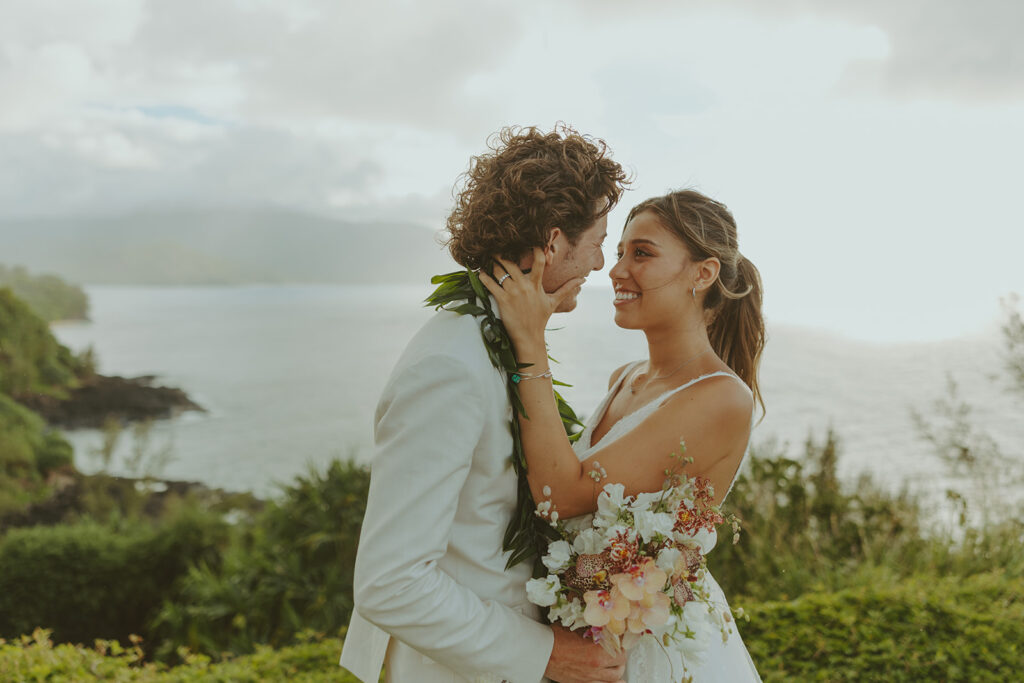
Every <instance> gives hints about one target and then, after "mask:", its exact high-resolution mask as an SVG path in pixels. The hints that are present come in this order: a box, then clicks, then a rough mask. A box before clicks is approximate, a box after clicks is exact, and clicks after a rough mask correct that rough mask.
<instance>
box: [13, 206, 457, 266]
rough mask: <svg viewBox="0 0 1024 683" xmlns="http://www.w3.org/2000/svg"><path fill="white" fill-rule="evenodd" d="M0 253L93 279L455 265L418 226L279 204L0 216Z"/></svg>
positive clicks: (435, 241)
mask: <svg viewBox="0 0 1024 683" xmlns="http://www.w3.org/2000/svg"><path fill="white" fill-rule="evenodd" d="M0 253H2V254H3V258H2V260H3V261H5V262H8V263H12V264H14V263H16V264H19V265H23V266H25V267H27V268H29V269H31V270H34V271H37V272H49V273H56V274H59V275H60V276H61V277H63V278H65V279H68V280H70V281H72V282H77V283H82V284H89V285H96V284H118V285H128V284H137V285H211V284H252V283H342V284H346V283H353V284H355V283H366V284H383V283H411V282H423V281H425V280H426V279H427V278H429V277H430V275H431V274H433V273H437V272H442V271H443V272H447V271H451V270H454V269H456V268H457V266H456V264H455V263H454V261H452V260H451V258H450V257H449V256H448V255H447V253H446V252H445V251H444V250H443V248H442V247H441V246H440V244H439V243H438V241H437V239H436V237H435V236H434V234H432V233H431V231H430V230H429V229H427V228H424V227H422V226H419V225H413V224H409V223H350V222H345V221H341V220H335V219H332V218H326V217H321V216H316V215H312V214H306V213H300V212H294V211H286V210H280V209H169V210H150V211H139V212H135V213H130V214H122V215H117V216H109V217H84V218H45V219H41V218H40V219H20V220H0Z"/></svg>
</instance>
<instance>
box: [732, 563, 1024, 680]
mask: <svg viewBox="0 0 1024 683" xmlns="http://www.w3.org/2000/svg"><path fill="white" fill-rule="evenodd" d="M746 612H747V614H749V615H750V621H749V623H746V624H743V623H741V624H740V629H741V633H742V635H743V639H744V641H745V642H746V643H747V647H748V648H749V650H750V654H751V656H752V657H753V659H754V662H755V663H757V666H758V670H759V671H760V673H761V676H762V678H763V679H764V680H765V681H794V680H800V681H815V680H818V681H869V680H870V681H888V682H892V683H896V682H899V681H925V680H926V681H1010V680H1020V677H1021V674H1022V671H1024V580H1022V579H1020V578H1013V579H1011V578H1007V577H1006V576H1005V575H1004V574H1002V573H992V574H981V575H976V576H973V577H970V578H967V579H961V578H935V577H915V578H913V579H911V580H908V581H905V582H902V583H898V584H894V585H882V584H880V585H877V586H875V587H869V588H859V589H851V590H845V591H840V592H838V593H813V594H806V595H804V596H803V597H801V598H799V599H797V600H794V601H792V602H775V603H771V602H768V603H760V604H750V605H747V606H746Z"/></svg>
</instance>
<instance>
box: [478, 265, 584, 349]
mask: <svg viewBox="0 0 1024 683" xmlns="http://www.w3.org/2000/svg"><path fill="white" fill-rule="evenodd" d="M546 265H547V255H546V254H545V253H544V250H543V249H540V248H538V247H535V248H534V250H533V269H532V270H531V271H530V272H529V273H523V271H521V270H520V269H519V267H518V266H517V265H516V264H514V263H512V262H511V261H506V260H505V259H501V258H497V259H495V267H494V276H495V277H496V278H497V281H496V280H495V279H494V278H492V277H490V276H488V275H487V274H486V273H484V272H483V271H481V272H480V281H481V282H482V283H483V285H484V286H485V287H486V288H487V290H488V291H489V292H490V293H491V294H492V295H493V296H494V299H495V301H497V302H498V309H499V310H500V311H501V320H502V322H503V323H504V325H505V329H506V330H508V334H509V336H510V337H511V338H512V341H513V343H516V344H517V347H518V345H519V343H520V342H534V341H538V340H540V341H541V342H543V339H544V328H545V327H546V326H547V323H548V319H549V318H550V317H551V314H552V313H554V312H555V310H556V309H557V308H558V306H559V304H561V303H562V301H563V300H564V299H565V298H566V297H568V296H570V295H571V294H573V292H575V291H576V290H577V289H578V288H579V287H580V285H582V284H583V278H573V279H571V280H569V281H568V282H565V283H563V284H562V285H561V286H560V287H559V288H558V289H557V290H556V291H554V292H551V293H548V292H545V291H544V284H543V283H544V268H545V266H546ZM499 282H500V283H501V284H499Z"/></svg>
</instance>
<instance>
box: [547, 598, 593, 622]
mask: <svg viewBox="0 0 1024 683" xmlns="http://www.w3.org/2000/svg"><path fill="white" fill-rule="evenodd" d="M583 609H584V608H583V604H582V603H581V602H580V601H579V599H577V598H574V599H572V600H559V601H558V604H557V605H556V606H555V607H552V608H551V610H550V611H549V612H548V616H549V617H551V619H552V621H554V620H558V621H560V622H562V626H564V627H566V628H567V629H576V628H577V627H580V626H586V625H587V620H586V619H584V618H583Z"/></svg>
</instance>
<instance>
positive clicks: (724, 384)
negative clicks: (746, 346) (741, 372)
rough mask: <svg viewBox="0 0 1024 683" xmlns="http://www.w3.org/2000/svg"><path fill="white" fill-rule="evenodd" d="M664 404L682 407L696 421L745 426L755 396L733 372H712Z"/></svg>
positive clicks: (678, 408)
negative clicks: (715, 373) (714, 373)
mask: <svg viewBox="0 0 1024 683" xmlns="http://www.w3.org/2000/svg"><path fill="white" fill-rule="evenodd" d="M666 405H669V406H674V407H675V410H685V411H686V412H687V413H688V414H689V415H690V416H693V417H696V418H697V419H698V420H702V421H708V422H711V423H716V424H720V425H735V426H748V425H749V423H750V416H751V414H752V411H753V409H754V398H753V395H752V394H751V393H750V390H749V389H748V388H747V385H746V384H744V383H743V381H742V380H741V379H739V378H738V377H736V376H735V375H731V374H730V375H715V376H713V377H707V378H705V379H702V380H700V381H699V382H697V383H695V384H694V385H693V386H691V387H688V388H686V389H684V390H682V391H680V392H678V393H676V394H675V395H673V396H672V397H670V398H669V400H668V401H666Z"/></svg>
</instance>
